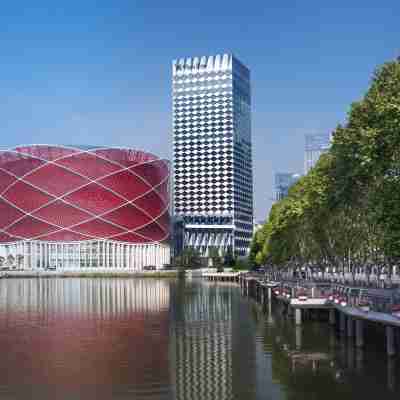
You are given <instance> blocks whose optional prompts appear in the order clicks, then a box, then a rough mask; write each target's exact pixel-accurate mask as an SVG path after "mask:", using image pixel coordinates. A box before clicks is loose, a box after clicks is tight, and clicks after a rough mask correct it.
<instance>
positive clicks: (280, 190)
mask: <svg viewBox="0 0 400 400" xmlns="http://www.w3.org/2000/svg"><path fill="white" fill-rule="evenodd" d="M299 179H300V175H299V174H293V173H290V172H277V173H276V174H275V187H274V200H275V201H279V200H282V199H283V198H284V197H286V196H287V195H288V194H289V189H290V187H291V186H292V185H294V184H295V183H296V182H297V181H298V180H299Z"/></svg>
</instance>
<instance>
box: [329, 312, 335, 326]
mask: <svg viewBox="0 0 400 400" xmlns="http://www.w3.org/2000/svg"><path fill="white" fill-rule="evenodd" d="M329 323H330V324H331V325H335V323H336V315H335V309H334V308H331V309H330V310H329Z"/></svg>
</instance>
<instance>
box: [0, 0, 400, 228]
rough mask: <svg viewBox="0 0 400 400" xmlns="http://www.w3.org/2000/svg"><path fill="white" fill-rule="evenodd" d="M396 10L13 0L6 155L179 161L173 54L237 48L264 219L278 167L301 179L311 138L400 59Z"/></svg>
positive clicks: (5, 61) (3, 122)
mask: <svg viewBox="0 0 400 400" xmlns="http://www.w3.org/2000/svg"><path fill="white" fill-rule="evenodd" d="M349 3H351V4H349ZM368 3H371V4H368ZM399 15H400V3H399V2H398V1H386V2H385V4H384V6H383V3H382V5H381V3H376V2H365V1H358V0H355V1H352V2H348V1H344V0H338V1H336V2H334V3H332V4H324V5H322V4H321V3H319V2H318V3H317V2H314V1H311V2H300V1H290V2H289V1H286V2H282V3H280V4H279V5H275V6H273V5H270V4H268V3H266V2H263V1H253V2H251V3H248V4H247V5H246V6H244V5H243V4H240V3H239V4H236V3H232V2H228V1H226V0H222V1H219V2H215V1H209V0H204V1H202V2H201V3H199V4H191V3H183V2H178V1H170V2H168V3H163V4H161V5H160V6H159V7H155V6H154V3H152V2H145V1H134V2H128V1H120V2H110V1H105V0H104V1H102V0H96V1H94V0H87V1H84V2H82V1H79V2H78V1H76V0H70V1H69V2H68V4H63V5H62V6H58V5H56V4H55V3H54V2H52V1H50V0H38V1H36V2H35V3H32V2H30V1H19V2H11V3H10V2H7V3H5V4H4V5H3V7H2V12H1V15H0V43H1V48H2V57H1V64H0V72H1V74H0V85H1V92H0V103H1V107H0V132H1V140H0V147H1V148H3V149H4V148H9V147H14V146H15V145H18V144H29V143H63V144H68V143H74V144H76V145H78V144H93V145H100V146H102V145H106V146H125V147H133V148H138V149H144V150H147V151H151V152H153V153H155V154H157V155H159V156H160V157H167V158H169V159H171V158H172V157H171V155H172V143H171V136H172V135H171V130H172V120H171V83H170V82H171V62H172V60H173V59H176V58H178V57H180V56H181V55H182V54H188V55H191V56H196V55H199V56H201V55H212V54H217V53H225V52H232V53H234V54H235V55H236V56H237V57H238V58H239V59H240V60H242V61H243V62H244V63H245V64H246V65H247V66H248V67H249V68H250V70H251V73H252V76H251V80H252V90H253V96H252V97H253V99H252V101H253V113H252V117H253V124H252V131H253V152H254V153H253V159H254V183H255V211H256V213H255V215H256V219H257V220H261V219H265V218H266V215H267V212H268V210H269V208H270V206H271V204H272V197H273V186H274V185H273V179H274V173H275V172H279V171H293V172H299V173H300V172H301V171H303V163H304V135H305V134H307V133H324V132H331V131H332V130H333V129H334V128H335V126H336V125H337V124H338V123H343V122H344V121H345V118H346V113H347V111H348V110H349V106H350V104H351V103H352V102H353V101H357V100H358V99H360V98H361V97H362V96H363V94H364V93H365V91H366V89H367V88H368V85H369V82H370V80H371V76H372V74H373V71H374V69H375V68H376V67H378V66H379V65H381V64H382V63H383V62H385V61H388V60H391V59H393V58H395V57H396V56H398V55H399V37H400V28H399V23H398V17H399Z"/></svg>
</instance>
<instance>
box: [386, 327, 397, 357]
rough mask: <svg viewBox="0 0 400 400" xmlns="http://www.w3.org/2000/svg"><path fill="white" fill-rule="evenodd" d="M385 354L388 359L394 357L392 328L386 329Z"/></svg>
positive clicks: (394, 348)
mask: <svg viewBox="0 0 400 400" xmlns="http://www.w3.org/2000/svg"><path fill="white" fill-rule="evenodd" d="M386 352H387V355H388V356H389V357H392V356H394V355H396V346H395V340H394V328H393V326H387V327H386Z"/></svg>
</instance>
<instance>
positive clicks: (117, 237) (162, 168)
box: [0, 145, 170, 271]
mask: <svg viewBox="0 0 400 400" xmlns="http://www.w3.org/2000/svg"><path fill="white" fill-rule="evenodd" d="M169 197H170V196H169V163H168V162H167V161H166V160H162V159H160V158H158V157H156V156H155V155H153V154H150V153H146V152H143V151H138V150H133V149H126V148H100V147H70V146H55V145H31V146H20V147H16V148H14V149H11V150H6V151H0V268H4V267H11V268H17V269H46V268H57V269H63V270H74V269H96V270H109V269H124V270H137V271H140V270H142V269H143V268H144V267H146V266H155V267H157V268H161V267H162V266H163V265H165V264H169V262H170V245H169V240H170V217H169V211H170V210H169Z"/></svg>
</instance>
